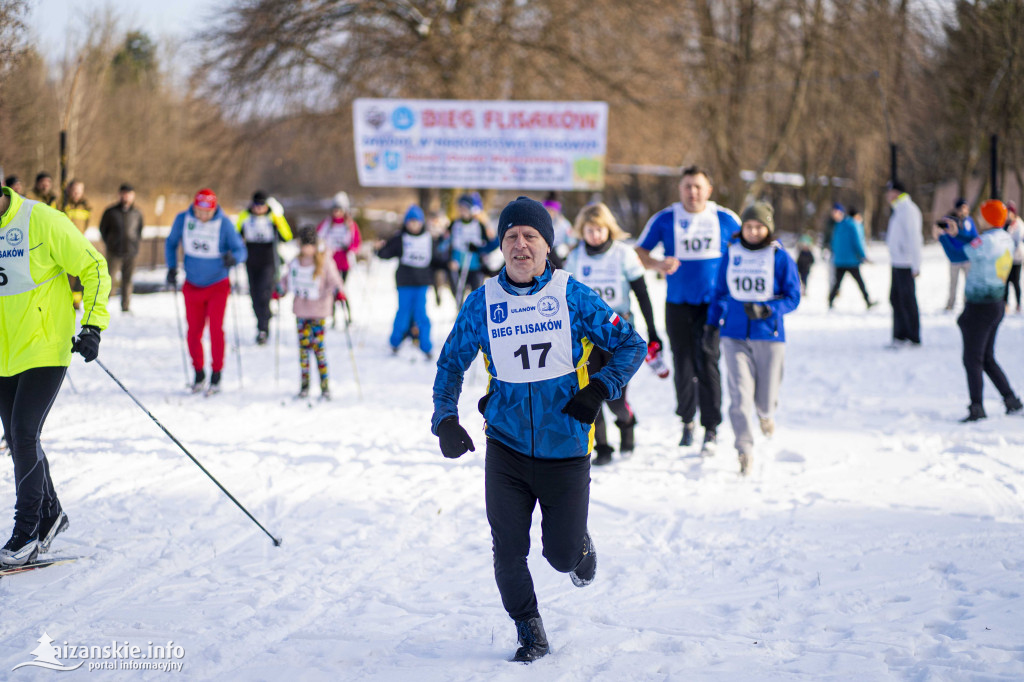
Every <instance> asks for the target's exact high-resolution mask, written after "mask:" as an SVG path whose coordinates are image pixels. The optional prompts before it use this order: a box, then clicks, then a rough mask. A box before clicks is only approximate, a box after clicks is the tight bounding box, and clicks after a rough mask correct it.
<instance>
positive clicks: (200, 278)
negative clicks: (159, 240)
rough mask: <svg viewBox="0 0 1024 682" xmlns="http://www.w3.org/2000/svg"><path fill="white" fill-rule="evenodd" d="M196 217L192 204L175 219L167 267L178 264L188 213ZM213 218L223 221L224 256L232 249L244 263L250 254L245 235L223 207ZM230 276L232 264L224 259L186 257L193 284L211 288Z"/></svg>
mask: <svg viewBox="0 0 1024 682" xmlns="http://www.w3.org/2000/svg"><path fill="white" fill-rule="evenodd" d="M190 215H191V216H193V217H194V216H195V213H193V212H192V207H191V206H190V207H189V208H188V210H187V211H182V212H181V213H179V214H178V215H177V216H176V217H175V218H174V224H173V225H172V226H171V233H170V234H169V235H167V241H166V242H165V243H164V257H165V258H166V259H167V267H168V268H170V269H174V268H176V267H178V244H179V243H180V242H181V240H182V238H183V237H184V231H185V219H186V217H187V216H190ZM212 220H220V255H221V256H223V254H225V253H227V252H229V251H230V252H231V253H232V254H233V255H234V257H235V262H236V263H244V262H245V259H246V257H247V255H248V254H247V252H246V250H245V242H244V241H242V235H240V234H239V233H238V230H237V229H236V228H235V226H234V224H232V222H231V220H230V219H229V218H228V216H227V214H226V213H224V211H223V209H221V208H220V207H219V206H218V207H217V212H216V213H214V214H213V218H212ZM227 276H228V267H227V266H226V265H224V261H223V260H222V259H221V258H195V257H193V256H185V281H186V282H188V283H189V284H192V285H193V286H197V287H208V286H210V285H211V284H216V283H217V282H219V281H221V280H222V279H226V278H227Z"/></svg>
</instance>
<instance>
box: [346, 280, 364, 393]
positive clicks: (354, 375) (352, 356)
mask: <svg viewBox="0 0 1024 682" xmlns="http://www.w3.org/2000/svg"><path fill="white" fill-rule="evenodd" d="M341 305H342V306H343V308H344V312H345V342H346V343H347V344H348V359H349V360H351V361H352V378H353V379H355V380H356V395H357V396H359V399H360V400H362V399H363V387H362V385H360V383H359V370H358V369H357V368H356V352H355V349H354V348H353V347H352V334H351V333H350V332H349V327H350V326H351V325H352V315H351V313H350V311H349V307H348V299H346V300H344V301H342V302H341Z"/></svg>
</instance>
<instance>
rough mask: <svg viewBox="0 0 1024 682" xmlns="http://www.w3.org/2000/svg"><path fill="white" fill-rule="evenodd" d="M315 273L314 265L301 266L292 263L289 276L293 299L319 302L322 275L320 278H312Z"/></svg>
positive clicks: (296, 262)
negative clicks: (293, 294)
mask: <svg viewBox="0 0 1024 682" xmlns="http://www.w3.org/2000/svg"><path fill="white" fill-rule="evenodd" d="M315 271H316V265H314V264H310V265H301V264H300V263H299V262H298V261H295V262H293V263H292V267H291V272H290V273H289V274H290V276H291V280H292V290H293V291H294V292H295V298H301V299H303V300H305V301H319V300H320V277H323V274H322V273H321V276H320V277H316V276H314V273H315Z"/></svg>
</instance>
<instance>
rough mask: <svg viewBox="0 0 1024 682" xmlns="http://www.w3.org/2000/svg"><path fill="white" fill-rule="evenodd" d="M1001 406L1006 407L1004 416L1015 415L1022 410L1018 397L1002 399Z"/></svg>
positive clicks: (1022, 406) (1012, 396)
mask: <svg viewBox="0 0 1024 682" xmlns="http://www.w3.org/2000/svg"><path fill="white" fill-rule="evenodd" d="M1003 404H1004V405H1006V414H1017V413H1018V412H1020V411H1021V410H1024V404H1022V403H1021V402H1020V397H1019V396H1015V395H1009V396H1007V397H1006V398H1003Z"/></svg>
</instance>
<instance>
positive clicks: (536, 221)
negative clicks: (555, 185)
mask: <svg viewBox="0 0 1024 682" xmlns="http://www.w3.org/2000/svg"><path fill="white" fill-rule="evenodd" d="M518 225H527V226H529V227H532V228H533V229H535V230H537V231H538V232H540V236H541V237H543V238H544V241H546V242H547V243H548V246H549V247H550V246H554V243H555V228H554V227H553V226H552V224H551V214H550V213H548V210H547V209H546V208H544V204H542V203H540V202H539V201H534V200H533V199H531V198H530V197H517V198H516V200H515V201H513V202H510V203H509V204H508V206H506V207H505V208H503V209H502V210H501V217H500V218H498V243H499V244H500V243H501V242H502V241H503V240H504V239H505V233H506V232H507V231H508V229H509V228H510V227H516V226H518Z"/></svg>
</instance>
